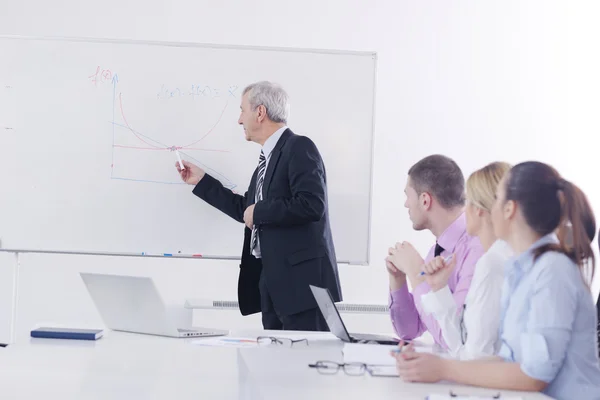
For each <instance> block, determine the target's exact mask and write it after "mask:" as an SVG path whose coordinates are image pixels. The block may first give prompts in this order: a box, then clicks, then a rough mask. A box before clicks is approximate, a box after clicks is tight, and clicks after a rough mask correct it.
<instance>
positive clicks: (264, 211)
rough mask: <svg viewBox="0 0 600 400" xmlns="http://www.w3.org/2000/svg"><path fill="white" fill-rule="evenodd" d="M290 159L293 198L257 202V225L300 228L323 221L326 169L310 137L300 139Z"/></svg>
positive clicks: (268, 199)
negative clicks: (299, 226)
mask: <svg viewBox="0 0 600 400" xmlns="http://www.w3.org/2000/svg"><path fill="white" fill-rule="evenodd" d="M282 156H284V155H283V154H282ZM289 157H290V160H289V169H288V174H289V176H288V178H289V183H290V191H291V193H292V197H290V198H282V197H279V198H267V199H265V200H262V201H259V202H258V203H256V205H255V208H254V224H255V225H269V224H275V225H300V224H306V223H309V222H314V221H319V220H320V219H321V218H323V216H324V214H325V191H326V186H325V167H324V166H323V160H322V159H321V156H320V154H319V151H318V150H317V147H316V146H315V144H314V143H313V142H312V141H311V140H310V139H309V138H307V137H300V136H299V137H297V139H296V141H295V143H294V146H293V149H292V152H291V155H290V156H289Z"/></svg>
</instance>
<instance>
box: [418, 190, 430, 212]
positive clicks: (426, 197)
mask: <svg viewBox="0 0 600 400" xmlns="http://www.w3.org/2000/svg"><path fill="white" fill-rule="evenodd" d="M419 202H420V203H421V207H423V208H424V209H425V210H426V211H429V210H430V209H431V206H432V205H433V197H432V196H431V195H430V194H429V193H427V192H423V193H421V195H420V196H419Z"/></svg>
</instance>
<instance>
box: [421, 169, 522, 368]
mask: <svg viewBox="0 0 600 400" xmlns="http://www.w3.org/2000/svg"><path fill="white" fill-rule="evenodd" d="M509 169H510V165H509V164H507V163H504V162H495V163H492V164H489V165H486V166H485V167H483V168H482V169H480V170H478V171H475V172H474V173H473V174H471V176H470V177H469V179H468V180H467V184H466V191H467V205H466V218H467V233H468V234H469V235H471V236H477V237H478V238H479V241H480V242H481V245H482V246H483V249H484V251H485V254H484V255H483V256H481V258H480V259H479V260H478V261H477V265H476V266H475V273H474V275H473V280H472V281H471V286H470V288H469V292H468V294H467V297H466V299H465V303H464V305H463V307H461V309H457V306H456V303H455V302H454V300H453V297H452V293H451V291H450V288H449V286H448V279H449V277H450V276H451V272H452V269H453V267H454V263H455V261H454V260H453V259H451V260H449V261H448V263H447V264H446V263H445V262H444V260H443V259H442V257H436V258H434V259H433V260H431V261H430V262H429V263H427V264H425V265H424V267H423V270H424V272H425V279H426V281H427V283H428V284H429V286H431V291H430V292H429V293H427V294H424V295H423V296H422V297H421V302H422V304H423V308H424V311H425V312H426V313H429V314H432V315H433V316H434V317H435V319H436V320H437V322H438V323H439V324H440V327H441V330H442V335H443V337H444V341H445V342H446V345H447V346H448V351H449V353H450V355H451V356H453V357H456V358H460V359H464V360H467V359H475V358H481V357H485V356H490V355H493V354H495V353H496V352H497V351H498V349H499V341H498V328H499V324H500V298H501V295H502V284H503V280H504V263H505V261H506V260H507V259H508V258H510V256H511V255H512V251H511V250H510V247H509V246H508V244H507V243H505V242H504V241H501V240H496V236H495V235H494V229H493V227H492V220H491V214H490V212H491V209H492V205H493V204H494V201H495V194H496V189H497V186H498V183H499V182H500V180H501V179H502V177H503V176H504V174H505V173H506V172H507V171H508V170H509Z"/></svg>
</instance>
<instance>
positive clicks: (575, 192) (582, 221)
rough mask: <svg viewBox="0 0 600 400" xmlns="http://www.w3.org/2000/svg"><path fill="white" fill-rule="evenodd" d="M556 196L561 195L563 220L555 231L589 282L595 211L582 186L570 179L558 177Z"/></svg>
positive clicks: (592, 258)
mask: <svg viewBox="0 0 600 400" xmlns="http://www.w3.org/2000/svg"><path fill="white" fill-rule="evenodd" d="M559 196H562V197H563V201H562V205H563V207H562V208H563V223H562V224H561V226H560V227H559V231H558V238H559V240H560V243H561V250H562V252H563V253H565V254H567V255H568V256H569V257H570V258H571V259H572V260H573V261H574V262H576V263H577V264H578V265H579V267H580V268H581V270H582V273H583V275H584V277H585V278H586V280H587V279H589V280H588V282H591V279H592V278H593V276H594V268H595V256H594V252H593V251H592V246H591V242H592V240H594V236H595V235H596V219H595V217H594V212H593V211H592V208H591V207H590V204H589V202H588V199H587V197H586V196H585V194H584V193H583V192H582V191H581V189H579V188H578V187H577V186H576V185H575V184H573V183H571V182H569V181H566V180H564V179H561V180H560V181H559Z"/></svg>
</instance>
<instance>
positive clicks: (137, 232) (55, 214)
mask: <svg viewBox="0 0 600 400" xmlns="http://www.w3.org/2000/svg"><path fill="white" fill-rule="evenodd" d="M0 54H2V62H1V63H0V182H1V188H0V194H1V200H0V240H1V243H2V247H3V248H12V249H35V250H51V251H66V252H99V253H111V254H138V253H140V254H141V253H142V252H145V253H159V254H162V253H169V254H174V255H176V254H181V255H191V254H202V255H203V256H204V257H214V258H239V256H240V254H241V246H242V241H243V225H242V224H240V223H238V222H236V221H234V220H232V219H230V218H229V217H227V216H226V215H224V214H222V213H220V212H219V211H218V210H216V209H214V208H213V207H211V206H209V205H208V204H206V203H205V202H203V201H202V200H200V199H198V198H197V197H195V196H194V195H193V194H192V192H191V191H192V187H191V186H188V185H185V184H183V183H182V182H181V181H180V179H179V176H178V174H177V171H176V169H175V167H174V165H175V162H176V155H175V153H174V152H173V151H172V149H173V148H174V147H180V148H182V149H181V150H180V154H181V155H182V158H184V159H187V160H189V161H191V162H194V163H197V164H199V165H200V166H202V167H203V168H204V169H206V171H207V172H208V173H210V174H211V175H213V176H214V177H216V178H217V179H219V180H220V181H221V182H222V183H223V184H224V185H225V186H226V187H228V188H230V189H231V190H233V191H235V192H239V193H241V194H243V193H244V192H245V191H246V190H247V188H248V184H249V182H250V178H251V175H252V173H253V171H254V169H255V168H256V165H257V160H258V154H259V152H260V146H259V145H257V144H255V143H249V142H246V141H245V139H244V134H243V130H242V128H241V127H240V126H239V125H238V124H237V120H238V116H239V104H240V99H241V92H242V90H243V88H244V87H245V86H246V85H248V84H250V83H252V82H255V81H259V80H270V81H274V82H277V83H279V84H281V85H282V86H283V87H284V88H285V89H286V90H287V91H288V93H289V95H290V103H291V106H290V111H291V112H290V118H289V121H288V125H289V127H290V128H291V129H292V130H293V131H294V132H295V133H297V134H301V135H306V136H308V137H310V138H311V139H312V140H313V141H314V142H315V143H316V145H317V146H318V148H319V150H320V152H321V155H322V157H323V159H324V162H325V167H326V172H327V178H328V195H329V211H330V218H331V226H332V231H333V238H334V244H335V248H336V253H337V259H338V261H339V262H350V263H363V264H364V263H367V262H368V258H369V234H370V222H369V219H370V204H371V201H370V200H371V175H372V142H373V126H374V94H375V74H376V55H375V54H374V53H357V52H339V51H316V50H300V49H275V48H257V47H239V46H217V45H203V44H191V43H157V42H137V41H122V40H102V39H97V40H96V39H77V38H24V37H6V36H5V37H0Z"/></svg>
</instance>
